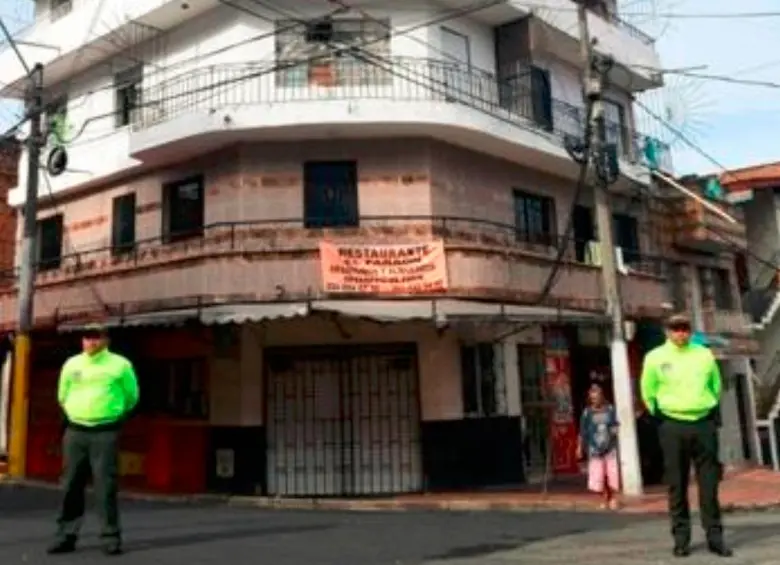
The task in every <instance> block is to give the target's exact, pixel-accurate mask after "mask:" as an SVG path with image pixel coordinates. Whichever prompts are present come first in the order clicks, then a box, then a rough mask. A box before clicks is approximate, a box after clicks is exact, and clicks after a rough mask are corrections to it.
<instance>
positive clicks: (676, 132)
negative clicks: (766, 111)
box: [634, 97, 728, 172]
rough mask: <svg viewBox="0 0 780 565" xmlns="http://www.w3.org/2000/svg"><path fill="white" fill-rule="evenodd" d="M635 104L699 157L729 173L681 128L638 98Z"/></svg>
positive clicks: (635, 99)
mask: <svg viewBox="0 0 780 565" xmlns="http://www.w3.org/2000/svg"><path fill="white" fill-rule="evenodd" d="M634 103H635V104H636V105H637V106H639V107H640V108H641V109H642V110H643V111H644V112H645V113H646V114H647V115H648V116H650V117H651V118H653V119H655V120H656V121H658V122H659V123H660V124H661V125H663V126H664V127H665V128H666V129H668V130H669V131H670V132H671V133H672V134H673V135H674V136H675V137H676V138H677V139H679V140H680V141H682V142H683V143H685V144H686V145H687V146H688V147H690V148H691V149H693V150H694V151H696V152H697V153H698V154H699V155H701V156H702V157H704V158H705V159H707V160H708V161H709V162H710V163H712V164H713V165H715V166H716V167H718V168H719V169H722V170H723V171H726V172H728V168H727V167H726V166H725V165H724V164H723V163H721V162H720V161H718V160H717V159H716V158H715V157H713V156H712V155H710V154H709V153H707V152H706V151H705V150H704V149H702V148H701V147H700V146H699V145H698V144H696V143H695V142H694V141H692V140H691V139H690V138H689V137H688V136H687V135H685V134H684V133H683V132H682V131H680V129H679V128H676V127H675V126H673V125H672V124H670V123H669V122H668V121H667V120H665V119H664V118H663V117H662V116H659V115H658V114H657V113H655V112H653V111H652V110H651V109H650V108H648V107H647V105H646V104H644V103H643V102H642V101H641V100H639V99H638V98H636V97H635V98H634Z"/></svg>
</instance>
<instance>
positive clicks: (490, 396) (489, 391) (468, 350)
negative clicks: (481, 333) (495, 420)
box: [460, 343, 506, 417]
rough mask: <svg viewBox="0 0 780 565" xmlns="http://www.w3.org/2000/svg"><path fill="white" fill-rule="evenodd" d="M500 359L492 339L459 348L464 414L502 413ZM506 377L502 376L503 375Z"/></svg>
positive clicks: (485, 414) (484, 415) (483, 415)
mask: <svg viewBox="0 0 780 565" xmlns="http://www.w3.org/2000/svg"><path fill="white" fill-rule="evenodd" d="M498 364H499V363H498V359H496V349H495V347H494V345H493V344H492V343H478V344H476V345H471V346H469V345H464V346H462V347H461V348H460V367H461V377H462V378H461V387H462V394H463V414H464V415H465V416H472V417H475V416H476V417H486V416H497V415H498V414H499V413H500V407H499V400H500V395H501V394H502V393H503V394H505V392H506V391H502V390H499V389H500V388H501V387H499V378H498V372H499V371H498V369H499V367H498ZM502 376H503V375H502ZM502 380H503V379H502Z"/></svg>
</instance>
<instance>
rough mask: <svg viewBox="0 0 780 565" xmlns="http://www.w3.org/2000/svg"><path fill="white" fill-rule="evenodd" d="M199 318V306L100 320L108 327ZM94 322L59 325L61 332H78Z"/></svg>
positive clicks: (178, 323)
mask: <svg viewBox="0 0 780 565" xmlns="http://www.w3.org/2000/svg"><path fill="white" fill-rule="evenodd" d="M196 320H198V310H197V308H186V309H177V310H158V311H155V312H145V313H142V314H129V315H127V316H111V317H109V318H107V319H105V320H100V324H101V325H103V326H105V327H107V328H119V327H138V326H182V325H184V324H186V323H187V322H193V321H196ZM93 323H94V322H90V321H86V322H66V323H64V324H60V325H59V326H58V328H57V329H58V330H59V331H60V332H78V331H81V330H83V329H84V328H86V327H88V326H90V325H92V324H93Z"/></svg>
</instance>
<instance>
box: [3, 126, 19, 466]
mask: <svg viewBox="0 0 780 565" xmlns="http://www.w3.org/2000/svg"><path fill="white" fill-rule="evenodd" d="M19 152H20V146H19V143H18V142H17V141H16V140H15V139H8V140H2V141H0V289H2V290H4V291H8V290H12V289H13V285H14V277H13V268H14V254H15V253H16V244H15V242H16V210H14V209H13V208H12V207H11V206H10V205H9V204H8V192H9V191H10V190H11V189H12V188H14V187H16V186H17V185H18V184H19V180H18V178H17V171H18V167H19ZM6 307H7V305H6ZM7 354H8V340H7V339H6V338H3V340H2V345H0V474H2V472H3V466H4V464H5V455H6V452H7V450H8V419H9V417H10V414H9V407H10V392H11V374H10V371H9V369H10V367H9V366H7V364H6V360H7Z"/></svg>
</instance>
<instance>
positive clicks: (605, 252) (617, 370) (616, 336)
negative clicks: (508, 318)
mask: <svg viewBox="0 0 780 565" xmlns="http://www.w3.org/2000/svg"><path fill="white" fill-rule="evenodd" d="M574 1H575V2H576V3H577V13H578V22H579V33H580V51H581V56H582V61H583V65H584V68H583V71H582V72H583V76H582V83H583V94H584V96H585V99H586V100H588V101H589V102H590V103H592V110H591V139H590V140H586V143H588V142H589V143H590V155H591V159H592V160H595V162H596V167H594V168H595V169H596V173H597V174H596V175H595V176H596V179H595V181H596V182H595V183H594V184H595V191H594V192H595V194H594V199H595V207H596V225H597V229H598V234H599V241H600V243H601V273H602V279H603V286H604V293H605V295H606V298H607V312H608V314H609V315H610V316H611V317H612V331H611V335H610V356H611V364H612V387H613V393H614V397H615V408H616V410H617V417H618V422H619V423H620V427H619V432H618V438H619V442H620V447H619V451H620V473H621V485H622V490H623V493H624V494H626V495H628V496H639V495H641V494H642V467H641V465H640V463H639V445H638V439H637V434H636V416H635V414H634V395H633V387H632V384H631V368H630V365H629V362H628V346H627V344H626V339H625V323H624V321H625V320H624V318H623V304H622V300H621V297H620V280H619V278H618V272H617V268H616V264H615V263H616V261H615V244H614V242H613V238H612V211H611V206H610V201H609V192H608V185H609V180H608V177H607V175H606V174H605V172H604V171H603V169H604V163H605V162H606V152H605V144H606V124H605V122H604V102H603V98H602V95H603V88H604V79H605V78H606V74H607V72H608V67H609V66H610V65H605V64H604V61H603V59H601V58H600V56H598V55H597V54H595V53H594V51H593V44H592V43H591V40H590V32H589V29H588V11H587V8H588V4H589V2H590V0H574ZM588 165H590V164H588Z"/></svg>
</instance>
